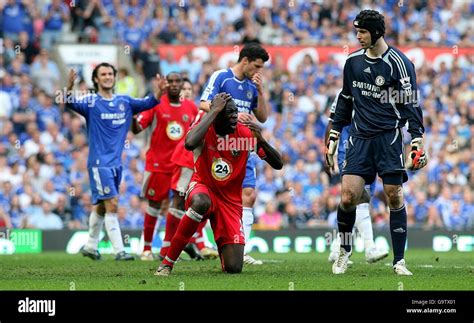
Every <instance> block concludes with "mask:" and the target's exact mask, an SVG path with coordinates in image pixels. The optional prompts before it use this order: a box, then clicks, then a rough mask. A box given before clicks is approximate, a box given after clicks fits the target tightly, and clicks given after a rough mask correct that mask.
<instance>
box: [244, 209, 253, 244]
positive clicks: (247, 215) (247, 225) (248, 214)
mask: <svg viewBox="0 0 474 323" xmlns="http://www.w3.org/2000/svg"><path fill="white" fill-rule="evenodd" d="M242 223H243V225H244V235H245V245H246V246H247V245H248V242H249V239H250V232H251V231H252V224H253V209H252V208H251V207H244V208H243V213H242ZM247 251H248V250H247Z"/></svg>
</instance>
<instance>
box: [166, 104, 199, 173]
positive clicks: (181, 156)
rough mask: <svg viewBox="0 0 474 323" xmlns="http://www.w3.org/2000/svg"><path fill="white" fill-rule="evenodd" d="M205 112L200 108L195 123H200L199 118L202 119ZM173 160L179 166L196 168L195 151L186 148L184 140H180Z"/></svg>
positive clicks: (172, 157)
mask: <svg viewBox="0 0 474 323" xmlns="http://www.w3.org/2000/svg"><path fill="white" fill-rule="evenodd" d="M204 114H206V112H205V111H203V110H199V112H198V114H197V115H196V118H195V119H194V122H193V123H196V124H197V123H199V120H201V118H202V116H203V115H204ZM171 161H172V162H173V163H175V164H176V165H178V166H181V167H187V168H191V169H194V157H193V152H192V151H189V150H186V148H184V140H182V141H180V142H179V144H178V145H177V146H176V149H175V150H174V152H173V155H172V156H171Z"/></svg>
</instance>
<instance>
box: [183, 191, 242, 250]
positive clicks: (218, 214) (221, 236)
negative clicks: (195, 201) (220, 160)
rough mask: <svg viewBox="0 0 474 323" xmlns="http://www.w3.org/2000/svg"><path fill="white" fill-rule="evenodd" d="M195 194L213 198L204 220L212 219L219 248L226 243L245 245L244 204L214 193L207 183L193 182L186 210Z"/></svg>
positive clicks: (188, 193) (188, 192)
mask: <svg viewBox="0 0 474 323" xmlns="http://www.w3.org/2000/svg"><path fill="white" fill-rule="evenodd" d="M195 194H206V195H208V196H209V197H210V198H211V207H210V208H209V210H208V211H207V212H206V214H203V219H202V221H205V220H206V219H207V218H209V220H210V221H211V228H212V232H214V240H215V241H216V244H217V247H218V248H219V250H221V249H222V247H223V246H224V245H226V244H242V245H245V236H244V228H243V225H242V205H235V204H230V203H228V202H225V200H224V199H223V198H222V197H221V196H219V195H216V194H214V193H213V192H212V191H211V190H210V189H208V188H207V186H206V185H204V184H201V183H197V182H191V183H190V184H189V188H188V191H187V192H186V203H185V208H186V210H187V209H188V208H189V207H190V206H191V200H192V198H193V196H194V195H195Z"/></svg>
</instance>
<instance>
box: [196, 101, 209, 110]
mask: <svg viewBox="0 0 474 323" xmlns="http://www.w3.org/2000/svg"><path fill="white" fill-rule="evenodd" d="M199 109H200V110H204V111H206V112H209V110H211V101H201V102H199Z"/></svg>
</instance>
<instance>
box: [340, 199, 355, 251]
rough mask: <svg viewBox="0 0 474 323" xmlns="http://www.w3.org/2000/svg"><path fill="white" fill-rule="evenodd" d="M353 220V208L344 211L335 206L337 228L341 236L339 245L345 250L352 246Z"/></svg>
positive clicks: (349, 249)
mask: <svg viewBox="0 0 474 323" xmlns="http://www.w3.org/2000/svg"><path fill="white" fill-rule="evenodd" d="M355 220H356V209H355V208H354V209H353V210H352V211H344V210H343V209H341V206H340V205H339V207H338V208H337V228H338V229H339V237H340V238H341V247H342V248H344V249H345V250H346V251H347V252H350V251H351V248H352V229H353V228H354V223H355Z"/></svg>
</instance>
